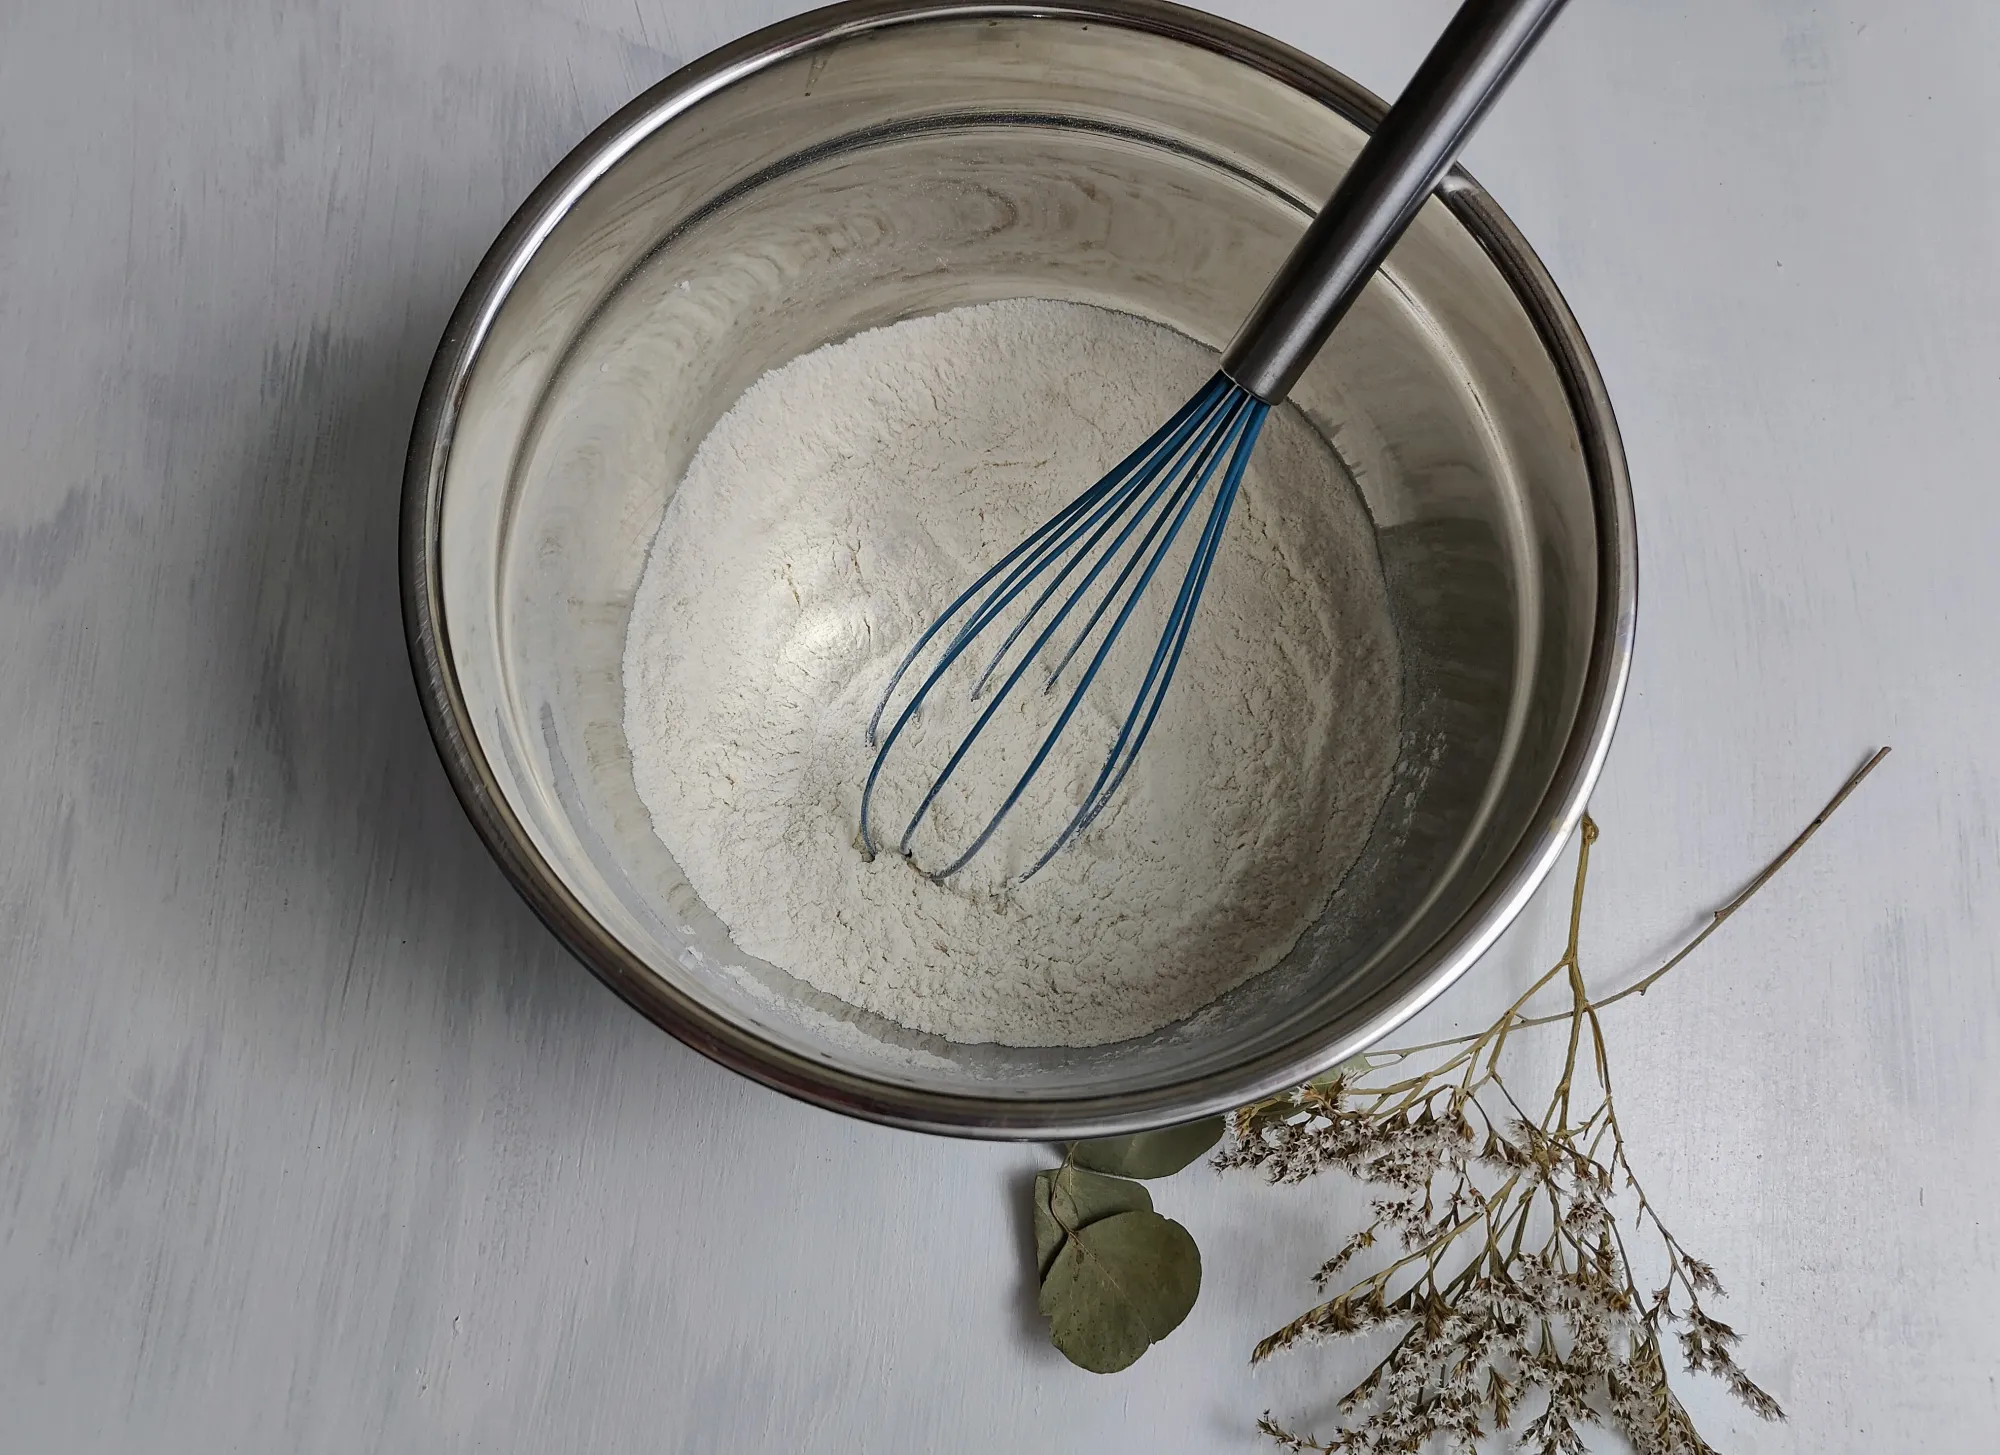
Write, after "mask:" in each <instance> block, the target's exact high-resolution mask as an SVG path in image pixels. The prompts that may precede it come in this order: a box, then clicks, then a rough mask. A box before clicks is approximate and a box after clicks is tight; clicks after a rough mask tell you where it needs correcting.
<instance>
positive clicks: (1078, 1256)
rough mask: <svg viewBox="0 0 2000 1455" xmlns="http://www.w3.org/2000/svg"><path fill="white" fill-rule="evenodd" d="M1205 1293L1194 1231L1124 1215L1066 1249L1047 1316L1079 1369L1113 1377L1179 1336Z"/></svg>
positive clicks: (1051, 1280) (1050, 1286)
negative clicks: (1178, 1331) (1173, 1335)
mask: <svg viewBox="0 0 2000 1455" xmlns="http://www.w3.org/2000/svg"><path fill="white" fill-rule="evenodd" d="M1200 1292H1201V1250H1200V1249H1199V1248H1197V1247H1195V1245H1194V1239H1193V1238H1192V1237H1190V1236H1189V1234H1188V1230H1187V1229H1186V1228H1184V1227H1182V1226H1181V1225H1180V1224H1179V1223H1177V1222H1175V1221H1173V1219H1171V1218H1163V1217H1161V1216H1160V1215H1159V1214H1158V1213H1156V1212H1122V1213H1114V1214H1113V1215H1112V1216H1110V1217H1108V1218H1104V1219H1101V1220H1100V1221H1098V1222H1095V1223H1092V1224H1091V1225H1090V1226H1089V1227H1087V1228H1082V1229H1079V1230H1078V1231H1077V1234H1076V1236H1075V1237H1072V1238H1070V1239H1068V1240H1067V1241H1065V1242H1064V1243H1063V1246H1062V1250H1061V1251H1060V1252H1058V1253H1057V1254H1056V1259H1055V1262H1054V1263H1052V1264H1050V1265H1049V1273H1048V1277H1046V1278H1044V1279H1043V1280H1042V1295H1041V1309H1042V1313H1043V1314H1045V1315H1046V1316H1047V1318H1048V1321H1049V1337H1050V1339H1052V1340H1053V1341H1054V1343H1055V1346H1056V1347H1057V1348H1058V1349H1060V1350H1062V1352H1063V1354H1064V1355H1065V1356H1066V1357H1067V1358H1068V1359H1069V1361H1070V1362H1071V1363H1072V1364H1076V1365H1079V1366H1081V1367H1082V1368H1084V1369H1088V1370H1090V1371H1092V1372H1093V1373H1097V1374H1111V1373H1114V1372H1116V1371H1117V1370H1120V1369H1123V1368H1125V1367H1126V1366H1127V1365H1129V1364H1131V1363H1132V1362H1133V1361H1134V1360H1135V1359H1137V1358H1138V1357H1139V1356H1140V1355H1141V1354H1143V1353H1145V1352H1146V1350H1147V1348H1149V1347H1150V1346H1151V1345H1152V1344H1153V1343H1154V1342H1156V1341H1157V1340H1160V1339H1164V1338H1165V1337H1166V1336H1167V1335H1168V1334H1170V1333H1172V1332H1173V1331H1174V1330H1175V1329H1176V1328H1178V1327H1179V1326H1180V1322H1181V1320H1182V1319H1184V1318H1186V1317H1187V1316H1188V1310H1189V1309H1191V1308H1193V1307H1194V1301H1195V1296H1196V1295H1197V1294H1199V1293H1200Z"/></svg>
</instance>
